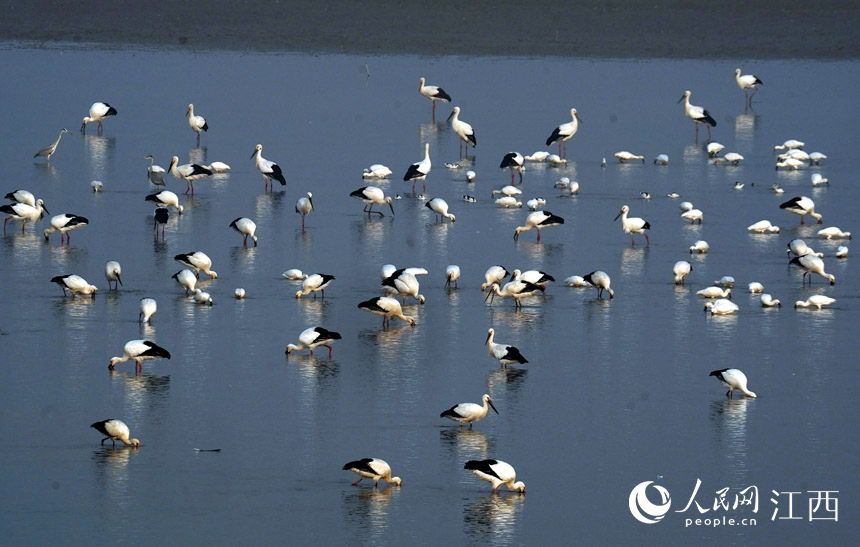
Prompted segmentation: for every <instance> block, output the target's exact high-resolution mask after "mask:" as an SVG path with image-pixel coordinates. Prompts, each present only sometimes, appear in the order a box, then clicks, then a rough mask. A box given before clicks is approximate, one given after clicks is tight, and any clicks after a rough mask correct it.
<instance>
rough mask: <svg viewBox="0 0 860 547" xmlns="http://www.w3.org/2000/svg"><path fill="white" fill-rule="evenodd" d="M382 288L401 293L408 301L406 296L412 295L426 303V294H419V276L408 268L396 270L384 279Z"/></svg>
mask: <svg viewBox="0 0 860 547" xmlns="http://www.w3.org/2000/svg"><path fill="white" fill-rule="evenodd" d="M382 288H383V289H384V290H386V291H388V292H389V293H391V294H392V295H397V294H399V295H400V296H402V297H403V301H404V302H406V297H407V296H411V297H412V298H415V299H416V300H418V302H420V303H421V304H423V303H424V295H423V294H419V292H418V291H419V290H420V284H419V283H418V278H416V277H415V275H414V274H412V273H410V272H408V271H407V269H402V270H396V271H395V272H394V273H392V274H391V275H389V276H388V277H386V278H385V279H383V280H382Z"/></svg>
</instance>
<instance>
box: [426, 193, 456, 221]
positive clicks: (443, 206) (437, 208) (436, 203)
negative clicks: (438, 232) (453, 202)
mask: <svg viewBox="0 0 860 547" xmlns="http://www.w3.org/2000/svg"><path fill="white" fill-rule="evenodd" d="M424 206H425V207H427V208H428V209H430V210H431V211H433V213H434V218H436V219H437V220H440V221H441V222H445V219H446V218H447V219H448V220H450V221H451V222H455V221H456V220H457V217H455V216H454V215H453V213H449V212H448V202H447V201H445V200H444V199H442V198H433V199H431V200H430V201H428V202H427V203H425V204H424Z"/></svg>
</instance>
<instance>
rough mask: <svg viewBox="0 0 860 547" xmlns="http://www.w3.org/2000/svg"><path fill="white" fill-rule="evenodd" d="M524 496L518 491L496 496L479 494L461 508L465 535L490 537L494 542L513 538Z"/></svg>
mask: <svg viewBox="0 0 860 547" xmlns="http://www.w3.org/2000/svg"><path fill="white" fill-rule="evenodd" d="M525 499H526V497H525V496H523V495H521V494H520V493H518V492H509V493H506V494H502V495H498V496H481V497H480V498H477V499H475V500H473V501H471V502H469V503H467V504H466V506H465V507H464V508H463V526H464V531H465V533H466V536H467V537H470V538H473V539H476V540H479V541H481V542H482V543H483V542H484V541H486V539H487V538H488V537H491V538H492V542H493V543H494V544H497V543H508V542H512V541H513V540H514V536H515V532H516V525H517V521H518V520H519V519H520V516H521V515H520V512H521V511H522V508H523V503H524V502H525Z"/></svg>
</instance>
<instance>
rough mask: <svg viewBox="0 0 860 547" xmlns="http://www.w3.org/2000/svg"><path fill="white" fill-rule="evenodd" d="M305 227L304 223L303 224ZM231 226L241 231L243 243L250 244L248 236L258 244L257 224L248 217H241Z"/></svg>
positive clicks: (255, 244)
mask: <svg viewBox="0 0 860 547" xmlns="http://www.w3.org/2000/svg"><path fill="white" fill-rule="evenodd" d="M302 218H303V219H304V217H302ZM302 226H303V227H304V224H303V225H302ZM230 228H233V229H234V230H236V231H237V232H239V233H240V234H241V235H242V236H243V239H242V245H247V244H248V236H250V237H251V239H253V240H254V247H256V246H257V236H256V235H255V234H256V232H257V224H256V223H255V222H254V221H253V220H251V219H250V218H248V217H239V218H237V219H235V220H234V221H233V222H231V223H230Z"/></svg>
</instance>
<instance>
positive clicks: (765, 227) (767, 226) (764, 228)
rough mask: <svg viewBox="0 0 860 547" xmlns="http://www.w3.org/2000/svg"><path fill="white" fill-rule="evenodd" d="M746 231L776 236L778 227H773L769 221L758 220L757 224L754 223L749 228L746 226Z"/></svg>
mask: <svg viewBox="0 0 860 547" xmlns="http://www.w3.org/2000/svg"><path fill="white" fill-rule="evenodd" d="M747 231H748V232H755V233H758V234H763V233H765V232H770V233H772V234H778V233H779V226H774V225H773V224H771V223H770V221H769V220H759V221H758V222H756V223H754V224H750V225H749V226H747Z"/></svg>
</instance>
